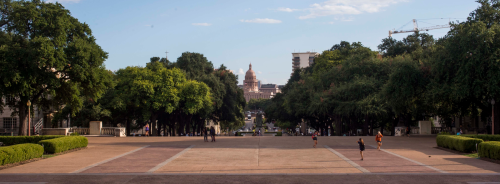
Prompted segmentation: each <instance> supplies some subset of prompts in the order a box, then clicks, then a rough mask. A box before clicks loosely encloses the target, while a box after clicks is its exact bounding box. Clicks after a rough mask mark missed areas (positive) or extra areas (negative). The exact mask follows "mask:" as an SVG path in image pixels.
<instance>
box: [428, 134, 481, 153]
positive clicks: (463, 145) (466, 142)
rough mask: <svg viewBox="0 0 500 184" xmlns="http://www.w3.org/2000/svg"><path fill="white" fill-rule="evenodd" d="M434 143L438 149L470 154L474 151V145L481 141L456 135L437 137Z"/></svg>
mask: <svg viewBox="0 0 500 184" xmlns="http://www.w3.org/2000/svg"><path fill="white" fill-rule="evenodd" d="M436 142H437V145H438V146H439V147H443V148H449V149H453V150H457V151H461V152H465V153H470V152H472V151H476V144H479V143H482V142H483V140H481V139H476V138H470V137H464V136H458V135H438V136H437V137H436Z"/></svg>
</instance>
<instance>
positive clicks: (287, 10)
mask: <svg viewBox="0 0 500 184" xmlns="http://www.w3.org/2000/svg"><path fill="white" fill-rule="evenodd" d="M278 11H284V12H294V11H299V9H291V8H278Z"/></svg>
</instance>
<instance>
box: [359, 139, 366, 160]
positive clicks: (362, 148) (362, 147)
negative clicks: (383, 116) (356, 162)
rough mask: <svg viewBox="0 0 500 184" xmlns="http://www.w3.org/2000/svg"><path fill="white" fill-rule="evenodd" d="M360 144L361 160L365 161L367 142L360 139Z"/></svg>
mask: <svg viewBox="0 0 500 184" xmlns="http://www.w3.org/2000/svg"><path fill="white" fill-rule="evenodd" d="M358 144H359V153H360V154H361V160H363V151H365V142H363V139H361V138H359V141H358Z"/></svg>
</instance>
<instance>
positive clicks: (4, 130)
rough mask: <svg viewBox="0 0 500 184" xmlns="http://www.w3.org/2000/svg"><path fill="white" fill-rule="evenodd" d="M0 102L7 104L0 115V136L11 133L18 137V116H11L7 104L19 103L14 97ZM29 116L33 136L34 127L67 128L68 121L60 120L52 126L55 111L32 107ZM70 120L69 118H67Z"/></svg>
mask: <svg viewBox="0 0 500 184" xmlns="http://www.w3.org/2000/svg"><path fill="white" fill-rule="evenodd" d="M0 100H2V101H3V103H4V104H7V105H6V106H4V108H3V112H2V113H1V114H0V134H8V135H10V133H11V132H12V134H14V135H18V133H19V127H20V125H21V122H20V118H19V116H18V115H13V112H14V109H11V108H10V107H9V106H8V104H14V103H19V102H18V100H19V99H17V98H15V97H8V96H7V97H5V96H4V97H2V98H1V99H0ZM31 109H32V111H31V116H30V125H31V127H30V130H31V134H34V132H33V130H34V128H33V127H34V126H35V125H39V126H41V127H44V128H52V127H59V128H67V127H69V122H70V121H68V120H62V121H60V122H58V123H57V124H56V125H52V118H53V117H54V113H56V112H57V111H56V110H55V109H53V108H52V107H51V108H48V109H41V108H40V107H38V106H36V105H33V107H32V108H31ZM68 119H70V118H68ZM27 125H28V123H27V124H26V126H27Z"/></svg>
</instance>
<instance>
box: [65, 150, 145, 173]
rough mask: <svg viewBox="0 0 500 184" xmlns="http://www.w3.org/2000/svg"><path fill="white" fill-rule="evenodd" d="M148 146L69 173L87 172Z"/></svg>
mask: <svg viewBox="0 0 500 184" xmlns="http://www.w3.org/2000/svg"><path fill="white" fill-rule="evenodd" d="M148 146H149V145H146V146H143V147H140V148H137V149H135V150H132V151H129V152H127V153H124V154H121V155H118V156H116V157H113V158H109V159H107V160H104V161H100V162H97V163H95V164H92V165H89V166H87V167H84V168H82V169H79V170H76V171H73V172H71V173H81V172H83V171H86V170H89V169H91V168H93V167H95V166H98V165H101V164H104V163H106V162H109V161H112V160H116V159H118V158H121V157H123V156H126V155H129V154H132V153H134V152H136V151H139V150H141V149H144V148H146V147H148Z"/></svg>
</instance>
